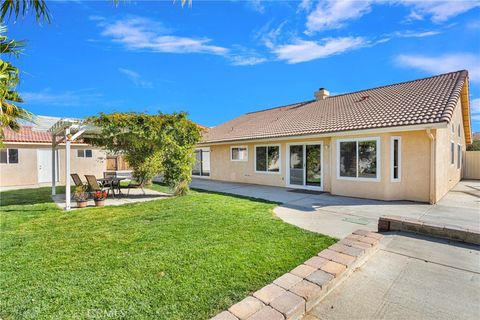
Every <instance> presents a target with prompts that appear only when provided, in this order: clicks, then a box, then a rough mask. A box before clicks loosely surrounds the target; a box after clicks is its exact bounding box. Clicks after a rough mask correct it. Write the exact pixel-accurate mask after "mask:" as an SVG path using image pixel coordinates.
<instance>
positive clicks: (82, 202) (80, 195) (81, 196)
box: [73, 186, 88, 208]
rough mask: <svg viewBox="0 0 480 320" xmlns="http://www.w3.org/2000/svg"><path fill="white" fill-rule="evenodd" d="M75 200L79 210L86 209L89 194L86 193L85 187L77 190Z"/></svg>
mask: <svg viewBox="0 0 480 320" xmlns="http://www.w3.org/2000/svg"><path fill="white" fill-rule="evenodd" d="M73 198H74V199H75V200H76V201H77V208H85V207H86V206H87V199H88V192H86V190H85V187H84V186H78V187H76V188H75V192H74V193H73Z"/></svg>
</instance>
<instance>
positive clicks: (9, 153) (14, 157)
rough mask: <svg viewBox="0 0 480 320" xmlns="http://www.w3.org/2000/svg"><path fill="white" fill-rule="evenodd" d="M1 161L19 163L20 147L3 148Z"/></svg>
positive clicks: (0, 156) (0, 152) (0, 153)
mask: <svg viewBox="0 0 480 320" xmlns="http://www.w3.org/2000/svg"><path fill="white" fill-rule="evenodd" d="M0 163H18V149H1V150H0Z"/></svg>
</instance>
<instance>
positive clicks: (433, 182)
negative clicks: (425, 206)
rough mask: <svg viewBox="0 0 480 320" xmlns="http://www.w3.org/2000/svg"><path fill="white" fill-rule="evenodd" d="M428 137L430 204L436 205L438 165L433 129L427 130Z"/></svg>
mask: <svg viewBox="0 0 480 320" xmlns="http://www.w3.org/2000/svg"><path fill="white" fill-rule="evenodd" d="M427 136H428V139H430V204H434V203H435V198H436V187H435V186H436V172H437V169H436V163H435V135H434V134H433V133H432V131H431V129H427Z"/></svg>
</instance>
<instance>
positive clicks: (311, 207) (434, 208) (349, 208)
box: [191, 179, 480, 238]
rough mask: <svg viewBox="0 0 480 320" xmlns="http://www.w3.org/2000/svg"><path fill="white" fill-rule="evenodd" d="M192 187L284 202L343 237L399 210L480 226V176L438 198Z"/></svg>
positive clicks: (293, 214) (298, 217)
mask: <svg viewBox="0 0 480 320" xmlns="http://www.w3.org/2000/svg"><path fill="white" fill-rule="evenodd" d="M191 187H192V188H198V189H204V190H209V191H216V192H224V193H230V194H236V195H241V196H248V197H254V198H260V199H265V200H270V201H275V202H279V203H281V205H280V206H279V207H277V208H275V210H274V211H275V213H276V214H277V216H279V217H280V218H281V219H283V220H284V221H285V222H288V223H291V224H294V225H296V226H299V227H301V228H303V229H307V230H310V231H314V232H319V233H322V234H326V235H330V236H333V237H337V238H343V237H345V236H347V235H348V234H350V233H352V232H353V231H355V230H357V229H359V228H362V229H369V230H372V231H376V230H377V221H378V218H379V217H380V216H382V215H399V216H406V217H411V218H417V219H423V220H433V221H437V222H441V223H446V224H454V225H460V226H465V227H470V228H477V229H479V228H480V181H478V180H477V181H462V182H460V183H459V184H458V185H457V186H456V187H455V188H454V189H452V191H450V192H449V193H448V194H447V195H446V196H445V197H444V198H443V199H441V200H440V201H439V202H438V203H437V204H435V205H430V204H425V203H418V202H410V201H377V200H368V199H360V198H350V197H342V196H333V195H331V194H329V193H321V194H310V193H302V192H299V191H293V190H292V189H287V188H281V187H269V186H260V185H252V184H243V183H230V182H219V181H213V180H208V179H194V180H193V181H192V184H191Z"/></svg>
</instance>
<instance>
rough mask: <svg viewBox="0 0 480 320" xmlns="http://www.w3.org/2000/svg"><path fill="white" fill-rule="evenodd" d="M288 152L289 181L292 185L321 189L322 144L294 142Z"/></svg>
mask: <svg viewBox="0 0 480 320" xmlns="http://www.w3.org/2000/svg"><path fill="white" fill-rule="evenodd" d="M287 152H288V160H289V165H288V170H289V172H288V178H289V180H288V182H289V185H291V186H298V187H302V186H303V187H307V188H310V187H311V188H314V189H321V188H322V187H323V185H322V144H321V143H311V144H292V145H289V146H288V148H287Z"/></svg>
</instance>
